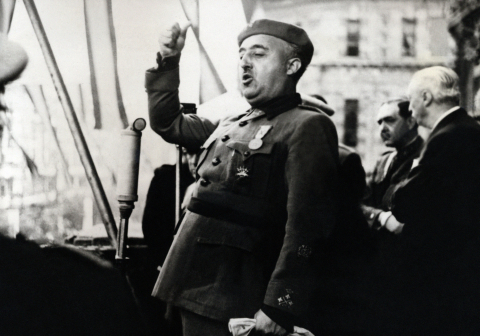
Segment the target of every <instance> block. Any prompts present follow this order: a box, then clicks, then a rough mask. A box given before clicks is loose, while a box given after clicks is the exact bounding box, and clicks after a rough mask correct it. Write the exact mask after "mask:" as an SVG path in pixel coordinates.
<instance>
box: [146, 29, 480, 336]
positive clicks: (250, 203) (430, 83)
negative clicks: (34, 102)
mask: <svg viewBox="0 0 480 336" xmlns="http://www.w3.org/2000/svg"><path fill="white" fill-rule="evenodd" d="M187 29H188V26H184V27H180V26H179V25H178V24H175V25H174V26H172V28H171V29H169V30H167V31H165V32H164V33H163V34H162V35H161V37H160V40H159V42H160V52H159V53H158V57H157V63H158V66H157V67H156V68H152V69H150V70H148V71H147V73H146V89H147V93H148V100H149V115H150V123H151V126H152V128H153V130H154V131H156V132H157V133H158V134H160V135H161V136H162V137H163V138H164V139H165V140H166V141H168V142H171V143H176V144H180V145H181V146H184V147H186V148H201V149H202V152H201V155H200V158H199V160H198V165H197V167H196V170H195V172H194V175H195V176H194V177H195V182H194V187H193V191H192V194H191V198H190V201H189V202H188V205H187V208H186V209H185V216H184V217H183V219H182V221H181V223H180V225H179V229H178V231H177V232H176V234H175V237H174V240H173V244H172V246H171V248H170V251H169V253H168V255H167V257H166V260H165V262H164V264H163V267H162V269H161V271H160V275H159V278H158V280H157V283H156V285H155V287H154V290H153V295H154V296H155V297H157V298H159V299H161V300H163V301H165V302H167V303H168V304H169V305H170V306H173V307H176V308H177V309H178V310H179V312H180V316H181V322H182V330H183V334H184V335H185V336H190V335H230V331H229V329H228V322H229V320H230V319H232V318H250V319H252V318H253V323H254V325H255V328H254V329H255V333H256V334H258V335H267V334H268V335H287V334H289V333H292V332H293V331H294V330H295V329H294V326H300V327H304V328H307V329H308V330H310V331H311V332H313V333H314V334H315V335H375V334H378V335H417V334H418V335H476V334H478V333H480V322H479V321H480V320H479V319H478V318H476V314H477V312H478V311H479V308H480V307H479V305H480V303H479V302H480V300H479V299H480V297H479V294H480V292H479V291H478V286H477V285H476V283H477V282H478V281H477V280H478V279H479V278H478V275H480V272H479V271H478V270H479V268H480V263H479V262H478V261H477V259H479V258H480V257H479V256H480V253H478V252H479V248H480V244H479V243H480V241H479V237H480V235H479V232H478V222H479V218H480V206H479V204H480V126H479V125H478V124H477V122H475V121H474V119H473V118H471V117H470V116H469V115H468V113H467V112H466V111H465V110H464V109H463V108H461V107H460V106H459V101H460V93H459V88H458V81H459V79H458V76H457V75H456V74H455V72H454V71H453V70H451V69H448V68H446V67H440V66H436V67H431V68H426V69H423V70H421V71H418V72H417V73H415V75H414V76H413V78H412V80H411V83H410V85H409V86H408V90H407V97H404V98H402V97H400V98H393V99H392V100H389V101H387V102H384V103H383V104H382V105H381V107H380V109H379V111H378V117H377V122H378V124H379V128H380V132H381V133H380V134H381V137H382V139H383V141H384V143H385V145H387V146H388V147H391V148H392V150H390V151H387V152H386V153H384V154H382V156H381V157H380V159H379V160H378V162H377V165H376V166H375V170H374V172H373V174H372V176H371V177H370V178H369V179H368V183H367V185H366V181H365V171H364V169H363V167H362V165H361V160H360V157H359V156H358V154H356V153H355V152H354V151H353V150H351V149H349V148H348V147H345V146H343V145H342V144H339V143H338V139H337V132H336V128H335V126H334V124H333V123H332V121H331V120H330V119H329V117H328V115H329V114H331V113H329V112H330V111H331V110H330V109H329V108H325V107H326V105H325V104H324V102H323V103H321V102H319V103H318V104H315V99H314V100H313V104H312V99H308V101H306V99H302V97H301V96H300V95H299V94H298V93H297V91H296V85H297V83H298V80H299V79H300V77H301V76H302V75H303V73H304V71H305V70H306V67H307V66H308V64H309V63H310V61H311V58H312V55H313V50H314V47H313V44H312V43H311V41H310V39H309V37H308V35H307V33H306V32H305V31H304V30H303V29H301V28H299V27H296V26H293V25H290V24H286V23H282V22H277V21H272V20H257V21H255V22H253V23H252V24H250V25H248V26H247V27H246V28H245V29H244V30H243V31H242V32H241V33H240V35H239V36H238V45H239V58H240V59H239V64H238V72H239V74H238V77H239V88H240V91H241V93H242V96H243V97H244V98H245V99H246V101H247V102H248V103H249V104H250V106H251V108H250V109H248V110H247V111H242V110H241V109H240V108H239V107H237V106H235V105H233V104H232V106H231V110H232V113H231V115H230V116H229V117H226V118H224V119H222V120H220V121H219V122H211V121H210V120H208V119H205V118H202V117H199V116H197V115H192V114H184V113H183V109H184V108H183V106H182V104H180V100H179V97H178V87H179V84H180V83H179V60H180V55H181V51H182V49H183V47H184V44H185V39H186V31H187ZM406 89H407V88H406ZM322 107H324V108H322ZM419 125H420V126H423V127H426V128H428V129H430V130H431V133H430V135H429V136H428V138H427V139H425V140H424V139H422V137H420V135H419V133H418V126H419Z"/></svg>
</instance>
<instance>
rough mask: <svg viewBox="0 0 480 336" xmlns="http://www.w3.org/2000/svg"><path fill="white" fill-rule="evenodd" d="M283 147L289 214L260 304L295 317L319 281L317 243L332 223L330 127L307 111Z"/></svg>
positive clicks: (334, 162)
mask: <svg viewBox="0 0 480 336" xmlns="http://www.w3.org/2000/svg"><path fill="white" fill-rule="evenodd" d="M288 146H289V148H288V157H287V160H286V165H285V179H286V181H285V183H286V185H287V191H288V198H287V212H288V218H287V222H286V226H285V236H284V240H283V245H282V248H281V251H280V255H279V257H278V259H277V263H276V266H275V269H274V271H273V273H272V276H271V278H270V282H269V284H268V287H267V291H266V295H265V298H264V304H265V305H267V306H270V307H274V308H277V309H280V310H282V311H284V312H287V313H291V314H293V315H295V316H300V315H301V314H302V313H305V311H306V310H307V308H308V303H309V298H310V297H311V296H312V293H313V291H314V290H315V285H316V284H317V283H318V279H319V276H320V275H321V269H320V266H319V264H320V261H321V260H322V258H323V255H322V248H323V247H324V243H325V240H326V238H327V237H328V236H329V235H330V233H331V231H332V230H333V228H334V225H335V219H336V213H337V203H338V202H337V192H338V186H339V184H338V169H339V163H338V139H337V134H336V130H335V126H334V125H333V123H332V122H331V121H330V119H328V117H326V116H324V115H321V114H315V115H310V116H309V117H308V118H305V120H303V122H302V123H301V124H300V125H298V126H297V127H296V129H295V131H294V133H293V134H292V136H291V137H290V140H289V142H288Z"/></svg>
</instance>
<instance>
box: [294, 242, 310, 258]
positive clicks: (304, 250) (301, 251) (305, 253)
mask: <svg viewBox="0 0 480 336" xmlns="http://www.w3.org/2000/svg"><path fill="white" fill-rule="evenodd" d="M311 255H312V248H311V247H310V246H308V245H301V246H300V247H299V248H298V251H297V256H298V257H300V258H305V259H308V258H310V256H311Z"/></svg>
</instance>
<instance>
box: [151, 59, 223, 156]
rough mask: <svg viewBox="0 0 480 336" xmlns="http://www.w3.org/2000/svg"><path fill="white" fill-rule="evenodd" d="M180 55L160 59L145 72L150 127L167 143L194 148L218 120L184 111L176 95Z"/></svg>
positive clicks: (204, 138) (210, 131) (208, 133)
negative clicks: (169, 58) (157, 65)
mask: <svg viewBox="0 0 480 336" xmlns="http://www.w3.org/2000/svg"><path fill="white" fill-rule="evenodd" d="M179 59H180V58H179V57H175V58H174V59H171V60H169V61H168V62H166V60H168V59H166V60H164V61H159V60H157V62H158V63H159V67H158V68H157V69H154V68H152V69H149V70H147V72H146V75H145V88H146V91H147V94H148V113H149V119H150V125H151V127H152V129H153V130H154V131H155V132H156V133H158V134H159V135H160V136H162V138H163V139H164V140H165V141H167V142H169V143H176V144H179V145H181V146H183V147H186V148H193V149H197V148H200V146H201V145H202V144H203V143H204V142H205V141H206V140H207V138H208V137H209V136H210V134H211V133H213V131H214V130H215V129H216V127H217V124H214V123H212V122H211V121H209V120H208V119H204V118H201V117H199V116H198V115H196V114H183V113H182V112H183V107H182V106H181V104H180V100H179V97H178V87H179V85H180V76H179V67H178V61H179Z"/></svg>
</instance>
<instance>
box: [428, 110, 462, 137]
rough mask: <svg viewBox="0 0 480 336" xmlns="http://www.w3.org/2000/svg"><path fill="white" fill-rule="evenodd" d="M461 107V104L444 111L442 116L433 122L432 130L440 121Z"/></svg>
mask: <svg viewBox="0 0 480 336" xmlns="http://www.w3.org/2000/svg"><path fill="white" fill-rule="evenodd" d="M459 108H460V106H454V107H452V108H451V109H450V110H448V111H446V112H443V114H442V115H441V116H440V118H438V119H437V121H436V122H435V124H433V127H432V131H433V130H434V129H435V127H437V126H438V124H439V123H440V121H442V120H443V119H445V118H446V117H447V116H448V115H449V114H452V113H453V112H455V111H456V110H458V109H459Z"/></svg>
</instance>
